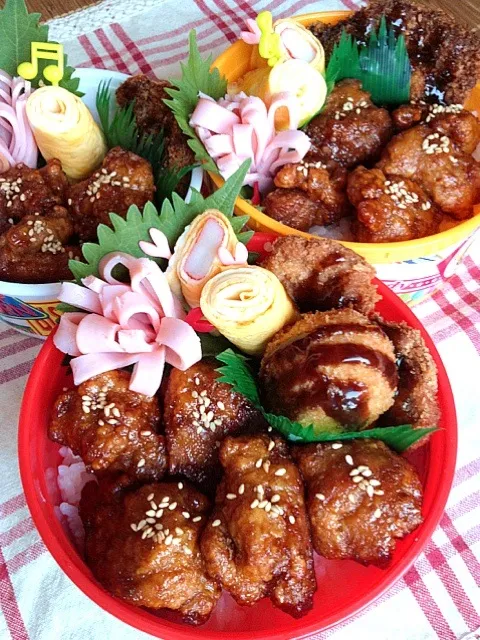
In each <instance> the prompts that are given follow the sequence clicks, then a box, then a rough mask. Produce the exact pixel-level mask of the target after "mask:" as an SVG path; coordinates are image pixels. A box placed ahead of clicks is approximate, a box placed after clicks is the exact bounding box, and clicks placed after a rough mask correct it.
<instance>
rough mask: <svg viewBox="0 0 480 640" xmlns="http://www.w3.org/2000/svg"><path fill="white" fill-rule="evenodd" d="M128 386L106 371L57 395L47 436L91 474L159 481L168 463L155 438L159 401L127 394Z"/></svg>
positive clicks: (121, 374)
mask: <svg viewBox="0 0 480 640" xmlns="http://www.w3.org/2000/svg"><path fill="white" fill-rule="evenodd" d="M129 381H130V374H129V373H127V372H126V371H110V372H108V373H103V374H101V375H99V376H95V377H94V378H91V379H90V380H87V381H86V382H84V383H83V384H81V385H80V386H79V387H77V388H76V389H73V390H70V391H65V392H63V393H61V394H60V396H59V397H58V398H57V400H56V402H55V405H54V409H53V416H52V420H51V423H50V427H49V434H48V435H49V438H50V439H51V440H53V441H54V442H58V443H59V444H62V445H65V446H67V447H70V449H72V451H73V452H74V453H75V454H76V455H79V456H81V457H82V459H83V461H84V462H85V464H86V465H87V467H88V468H90V469H91V470H92V471H95V472H96V473H103V472H106V471H109V472H125V473H126V474H127V475H129V476H130V477H131V478H133V479H138V480H142V481H144V482H145V481H147V482H148V481H151V480H159V479H160V478H162V477H163V475H164V473H165V471H166V469H167V459H166V447H165V438H164V436H162V435H159V434H158V433H157V430H158V428H159V426H160V409H159V406H158V401H157V398H155V397H153V398H149V397H147V396H144V395H142V394H140V393H135V392H134V391H130V390H129V388H128V385H129Z"/></svg>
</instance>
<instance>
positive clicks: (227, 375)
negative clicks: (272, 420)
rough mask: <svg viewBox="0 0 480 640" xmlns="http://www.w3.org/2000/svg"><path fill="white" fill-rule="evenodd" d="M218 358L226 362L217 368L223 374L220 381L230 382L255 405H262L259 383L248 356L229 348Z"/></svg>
mask: <svg viewBox="0 0 480 640" xmlns="http://www.w3.org/2000/svg"><path fill="white" fill-rule="evenodd" d="M217 360H219V361H220V362H223V364H224V366H223V367H219V368H218V369H217V371H218V373H221V374H222V375H221V376H220V378H218V382H225V383H226V384H229V385H230V386H231V387H232V389H233V390H234V391H235V393H239V394H240V395H242V396H245V398H247V400H249V401H250V402H251V403H252V404H253V405H254V406H256V407H260V406H261V402H260V395H259V393H258V389H257V383H256V382H255V378H254V377H253V375H252V372H251V371H250V368H249V366H248V364H247V358H246V357H245V356H242V355H240V354H238V353H235V352H234V351H233V350H232V349H227V350H226V351H224V352H223V353H220V354H219V355H218V356H217Z"/></svg>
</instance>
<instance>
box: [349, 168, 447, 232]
mask: <svg viewBox="0 0 480 640" xmlns="http://www.w3.org/2000/svg"><path fill="white" fill-rule="evenodd" d="M348 197H349V198H350V201H351V203H352V204H353V205H354V206H355V210H356V220H355V223H354V225H353V227H354V231H355V235H356V239H357V240H358V241H359V242H399V241H401V240H415V239H416V238H423V237H425V236H429V235H433V234H434V233H437V232H438V229H439V225H440V221H441V212H440V211H439V209H438V207H437V206H436V205H435V204H433V203H432V201H431V200H430V198H429V197H428V196H427V194H426V193H425V192H424V191H423V189H422V188H421V187H420V185H418V184H416V183H415V182H413V181H412V180H409V179H408V178H398V177H396V176H392V175H385V174H384V173H383V171H381V170H380V169H365V167H357V168H356V169H355V170H354V171H352V173H351V174H350V175H349V177H348Z"/></svg>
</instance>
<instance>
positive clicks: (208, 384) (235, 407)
mask: <svg viewBox="0 0 480 640" xmlns="http://www.w3.org/2000/svg"><path fill="white" fill-rule="evenodd" d="M219 366H220V363H219V362H218V361H215V360H209V359H204V360H201V361H200V362H197V364H195V365H193V366H192V367H190V368H189V369H187V370H186V371H180V370H179V369H172V371H171V373H170V377H169V379H168V383H167V389H166V394H165V400H164V426H165V436H166V440H167V448H168V460H169V471H170V473H172V474H182V475H184V476H185V477H187V478H188V479H189V480H191V481H192V482H195V483H198V484H199V485H200V486H202V487H203V488H204V489H205V490H209V491H210V490H212V489H214V487H215V485H216V483H217V482H218V480H219V479H220V475H221V466H220V463H219V460H218V448H219V446H220V444H221V442H222V440H223V439H224V438H225V436H227V435H234V434H240V433H243V432H245V431H247V430H249V429H251V428H254V427H255V426H258V425H259V423H260V420H261V417H260V414H259V412H258V411H257V410H255V409H254V407H253V406H252V405H251V404H250V403H249V402H248V401H247V400H246V398H245V397H244V396H242V395H240V394H238V393H235V392H234V391H233V390H232V387H231V386H230V385H228V384H226V383H224V382H218V378H219V377H220V374H218V373H217V371H216V369H218V368H219Z"/></svg>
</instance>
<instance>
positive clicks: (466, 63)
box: [311, 0, 480, 104]
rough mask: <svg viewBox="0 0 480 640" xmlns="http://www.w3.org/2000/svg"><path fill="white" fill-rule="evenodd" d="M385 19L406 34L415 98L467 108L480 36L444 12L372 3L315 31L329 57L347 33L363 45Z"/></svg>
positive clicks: (390, 0) (403, 1)
mask: <svg viewBox="0 0 480 640" xmlns="http://www.w3.org/2000/svg"><path fill="white" fill-rule="evenodd" d="M382 15H385V17H386V19H387V22H388V23H390V24H392V25H393V27H394V30H395V32H396V33H397V34H404V35H405V41H406V45H407V50H408V53H409V56H410V62H411V63H412V66H413V70H414V71H413V76H412V94H411V98H412V99H420V98H423V97H425V96H427V98H429V97H431V98H433V101H435V102H437V101H438V100H439V99H440V100H444V101H445V103H446V104H455V103H459V104H463V103H464V102H465V100H466V98H467V96H468V94H469V93H470V91H471V90H472V89H473V87H474V86H475V84H476V82H477V78H480V37H479V36H478V35H476V34H475V33H474V31H473V30H471V29H469V28H468V27H466V26H464V25H462V24H458V23H457V22H456V21H455V20H454V19H453V18H452V17H451V16H449V15H448V14H447V13H445V12H444V11H442V10H440V9H430V8H429V7H427V6H425V5H424V4H422V3H420V2H411V1H409V0H371V2H369V4H368V6H367V7H364V8H363V9H360V11H356V12H355V13H354V14H353V15H352V16H351V17H350V18H348V19H347V20H342V21H341V22H338V23H337V24H335V25H329V24H324V23H322V22H318V23H317V24H315V25H313V26H312V27H311V30H312V32H313V33H314V35H315V36H317V38H318V39H319V40H320V42H321V43H322V45H323V47H324V48H325V53H326V56H327V59H328V58H329V56H330V54H331V52H332V50H333V47H334V45H335V44H336V43H337V42H338V41H339V39H340V36H341V34H342V31H343V29H344V28H345V29H346V31H347V32H348V33H351V34H352V35H353V37H354V38H355V39H356V40H357V41H358V42H361V43H362V42H365V40H366V39H367V34H368V33H369V32H370V31H371V29H372V26H373V25H374V26H375V27H378V24H379V21H380V18H381V16H382Z"/></svg>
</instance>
